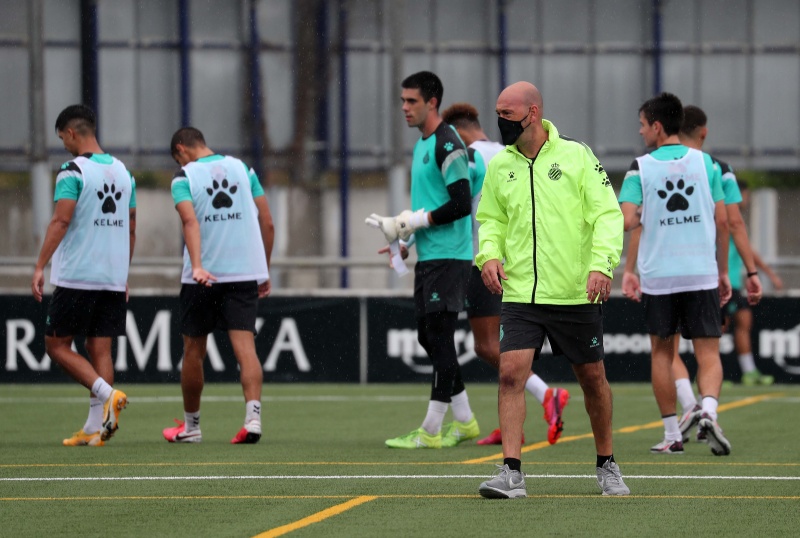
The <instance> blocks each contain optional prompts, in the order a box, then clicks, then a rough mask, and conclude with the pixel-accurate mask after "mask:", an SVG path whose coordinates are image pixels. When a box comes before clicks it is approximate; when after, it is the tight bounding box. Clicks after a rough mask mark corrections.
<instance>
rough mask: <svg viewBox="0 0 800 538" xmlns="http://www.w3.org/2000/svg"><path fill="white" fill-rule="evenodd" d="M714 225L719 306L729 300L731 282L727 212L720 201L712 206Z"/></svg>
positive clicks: (723, 203)
mask: <svg viewBox="0 0 800 538" xmlns="http://www.w3.org/2000/svg"><path fill="white" fill-rule="evenodd" d="M714 224H715V226H716V228H717V238H716V242H717V269H718V270H719V282H720V285H719V300H720V303H721V304H725V303H727V302H728V301H729V300H730V298H731V281H730V278H728V243H729V241H730V231H729V229H728V212H727V211H726V209H725V202H723V201H722V200H719V201H717V202H716V203H715V204H714Z"/></svg>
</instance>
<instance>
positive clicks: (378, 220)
mask: <svg viewBox="0 0 800 538" xmlns="http://www.w3.org/2000/svg"><path fill="white" fill-rule="evenodd" d="M365 222H366V223H367V226H372V227H373V228H377V229H379V230H380V231H382V232H383V235H384V236H385V237H386V242H387V243H391V242H392V241H395V240H397V223H396V219H395V218H394V217H382V216H380V215H378V214H377V213H373V214H372V215H370V216H369V217H367V218H366V220H365Z"/></svg>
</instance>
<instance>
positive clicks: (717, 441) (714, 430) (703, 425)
mask: <svg viewBox="0 0 800 538" xmlns="http://www.w3.org/2000/svg"><path fill="white" fill-rule="evenodd" d="M701 433H703V434H705V437H706V442H707V443H708V446H709V447H711V452H712V453H713V454H714V455H715V456H727V455H728V454H730V453H731V443H730V442H729V441H728V440H727V439H726V438H725V436H724V435H722V428H720V427H719V424H717V421H716V420H713V419H712V418H711V417H710V416H708V415H707V414H706V413H703V417H702V418H701V419H700V424H699V426H698V430H697V435H698V436H699V435H700V434H701Z"/></svg>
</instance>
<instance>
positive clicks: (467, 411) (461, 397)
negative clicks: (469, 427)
mask: <svg viewBox="0 0 800 538" xmlns="http://www.w3.org/2000/svg"><path fill="white" fill-rule="evenodd" d="M450 407H451V408H452V409H453V418H454V419H456V420H457V421H459V422H469V421H470V420H472V408H471V407H470V406H469V397H468V396H467V389H464V390H462V391H461V392H459V393H458V394H456V395H454V396H453V397H451V398H450Z"/></svg>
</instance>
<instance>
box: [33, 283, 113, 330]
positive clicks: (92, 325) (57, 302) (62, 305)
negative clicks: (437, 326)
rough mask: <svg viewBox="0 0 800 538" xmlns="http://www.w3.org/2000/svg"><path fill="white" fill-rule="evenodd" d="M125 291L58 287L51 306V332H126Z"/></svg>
mask: <svg viewBox="0 0 800 538" xmlns="http://www.w3.org/2000/svg"><path fill="white" fill-rule="evenodd" d="M126 315H127V308H126V306H125V292H124V291H109V290H77V289H74V288H61V287H56V289H55V291H54V292H53V298H52V299H51V300H50V304H49V305H48V307H47V320H46V321H45V329H44V334H46V335H47V336H100V337H105V336H112V337H113V336H124V335H125V317H126Z"/></svg>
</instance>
